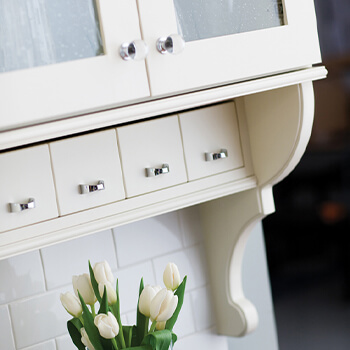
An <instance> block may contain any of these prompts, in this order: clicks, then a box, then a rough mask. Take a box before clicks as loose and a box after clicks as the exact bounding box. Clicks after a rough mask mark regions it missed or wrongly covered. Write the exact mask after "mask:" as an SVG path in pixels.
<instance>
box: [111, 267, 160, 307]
mask: <svg viewBox="0 0 350 350" xmlns="http://www.w3.org/2000/svg"><path fill="white" fill-rule="evenodd" d="M141 277H143V280H144V284H145V285H146V284H155V278H154V272H153V267H152V264H151V262H150V261H148V262H146V263H142V264H138V265H135V266H132V267H128V268H124V269H120V270H118V272H117V274H116V278H118V281H119V295H120V310H121V313H125V312H129V311H132V310H136V307H137V300H138V296H139V287H140V281H141Z"/></svg>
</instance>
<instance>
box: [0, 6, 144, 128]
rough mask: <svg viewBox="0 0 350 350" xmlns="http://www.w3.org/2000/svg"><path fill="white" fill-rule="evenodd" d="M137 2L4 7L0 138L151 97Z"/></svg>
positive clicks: (0, 26) (0, 16)
mask: <svg viewBox="0 0 350 350" xmlns="http://www.w3.org/2000/svg"><path fill="white" fill-rule="evenodd" d="M135 40H136V41H137V40H139V41H140V40H141V33H140V24H139V17H138V11H137V4H136V0H0V96H1V103H0V131H1V130H5V129H8V128H13V127H18V126H22V125H28V124H33V123H38V122H43V121H49V120H53V119H58V118H65V117H67V116H72V115H77V114H80V113H85V112H91V111H94V110H100V109H102V108H108V107H111V106H116V105H118V104H122V103H126V102H127V101H130V100H139V99H142V98H145V97H147V96H149V86H148V80H147V74H146V66H145V61H144V60H142V59H141V60H139V61H133V60H129V61H126V60H123V59H122V57H121V56H120V53H119V51H120V47H121V45H122V44H123V43H132V42H134V41H135Z"/></svg>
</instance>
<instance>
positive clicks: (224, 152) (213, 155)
mask: <svg viewBox="0 0 350 350" xmlns="http://www.w3.org/2000/svg"><path fill="white" fill-rule="evenodd" d="M227 157H228V153H227V149H223V148H222V149H221V150H220V152H219V153H209V152H207V153H205V160H206V161H207V162H210V161H212V160H217V159H223V158H227Z"/></svg>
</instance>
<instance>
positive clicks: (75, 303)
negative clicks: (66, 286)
mask: <svg viewBox="0 0 350 350" xmlns="http://www.w3.org/2000/svg"><path fill="white" fill-rule="evenodd" d="M60 299H61V303H62V305H63V307H64V308H65V309H66V310H67V312H68V313H69V314H71V315H72V316H73V317H77V318H78V317H80V316H81V314H82V313H83V309H82V307H81V303H80V300H79V298H77V297H76V296H75V295H74V294H73V293H72V292H67V293H65V294H61V295H60Z"/></svg>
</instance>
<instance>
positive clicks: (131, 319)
mask: <svg viewBox="0 0 350 350" xmlns="http://www.w3.org/2000/svg"><path fill="white" fill-rule="evenodd" d="M125 316H126V322H125V324H126V325H128V326H133V325H134V324H136V308H135V310H133V311H131V312H128V313H127V314H126V315H125ZM123 324H124V323H123Z"/></svg>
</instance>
